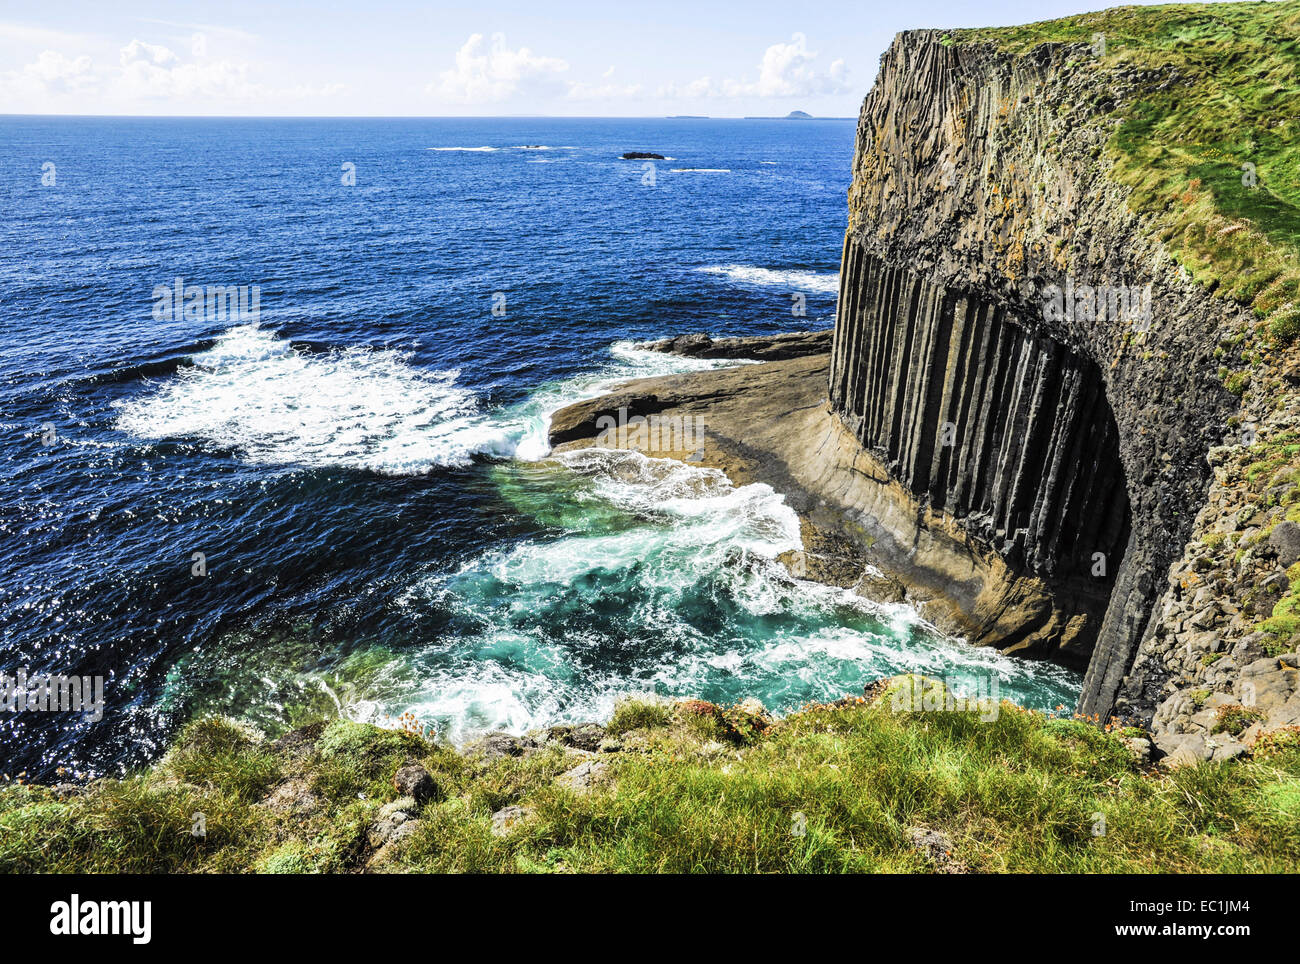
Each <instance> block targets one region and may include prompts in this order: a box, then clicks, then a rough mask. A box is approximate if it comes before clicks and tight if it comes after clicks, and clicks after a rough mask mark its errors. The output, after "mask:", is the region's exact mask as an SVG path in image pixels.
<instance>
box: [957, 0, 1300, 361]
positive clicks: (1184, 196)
mask: <svg viewBox="0 0 1300 964" xmlns="http://www.w3.org/2000/svg"><path fill="white" fill-rule="evenodd" d="M1098 35H1101V37H1104V46H1103V45H1101V44H1099V43H1096V41H1097V39H1098ZM944 42H945V43H950V44H965V43H991V44H993V45H994V46H995V47H996V48H998V49H999V50H1001V51H1003V52H1006V53H1011V54H1023V53H1025V52H1027V51H1029V50H1030V49H1032V48H1033V47H1035V46H1037V45H1038V44H1041V43H1045V42H1065V43H1079V42H1083V43H1089V44H1094V51H1095V54H1096V58H1097V64H1098V69H1100V70H1104V71H1107V72H1109V73H1111V74H1113V75H1114V78H1115V85H1116V87H1117V88H1118V87H1120V86H1125V87H1132V88H1133V90H1132V93H1131V96H1126V97H1125V103H1124V106H1123V107H1122V108H1121V118H1122V122H1121V123H1120V125H1119V126H1118V127H1117V128H1116V130H1115V133H1114V135H1113V136H1112V138H1111V140H1110V143H1109V145H1108V149H1107V150H1108V154H1109V159H1110V160H1111V161H1112V162H1113V165H1114V167H1113V171H1114V175H1115V176H1116V177H1117V178H1118V179H1119V180H1120V181H1121V182H1122V183H1124V184H1126V185H1128V186H1129V187H1131V188H1132V189H1133V195H1132V204H1133V206H1134V207H1135V208H1136V209H1137V210H1138V211H1140V212H1143V213H1146V214H1149V215H1151V216H1152V217H1154V218H1155V219H1156V227H1157V230H1158V231H1159V232H1160V235H1161V237H1162V238H1163V240H1164V241H1165V242H1166V244H1167V245H1168V246H1169V248H1170V251H1171V253H1172V254H1173V255H1174V256H1175V257H1176V258H1177V259H1178V261H1179V263H1180V264H1182V265H1183V267H1185V268H1186V269H1187V270H1188V271H1189V272H1190V273H1191V275H1192V276H1193V278H1195V279H1196V280H1197V281H1198V282H1201V283H1203V284H1205V285H1207V286H1208V287H1210V288H1211V289H1212V290H1214V291H1216V293H1219V294H1221V295H1224V296H1227V297H1230V298H1233V299H1234V300H1236V301H1239V302H1241V303H1242V304H1245V305H1248V306H1250V307H1252V308H1253V309H1254V312H1255V315H1256V316H1257V317H1258V318H1259V319H1260V321H1261V328H1265V329H1266V330H1267V336H1268V339H1269V341H1271V342H1272V343H1274V344H1285V343H1289V342H1291V341H1292V340H1293V339H1294V338H1295V337H1296V336H1297V335H1298V334H1300V105H1298V104H1297V97H1298V96H1300V94H1298V92H1300V2H1297V0H1287V2H1283V3H1212V4H1172V5H1168V6H1158V7H1117V8H1115V9H1112V10H1105V11H1101V12H1099V13H1090V14H1082V15H1079V16H1075V17H1066V18H1064V19H1061V20H1050V21H1044V22H1042V23H1035V24H1028V25H1026V26H1020V27H1004V28H987V29H974V30H954V31H952V32H951V33H949V34H947V35H946V36H945V37H944ZM1252 185H1253V186H1252Z"/></svg>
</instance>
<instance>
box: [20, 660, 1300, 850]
mask: <svg viewBox="0 0 1300 964" xmlns="http://www.w3.org/2000/svg"><path fill="white" fill-rule="evenodd" d="M403 723H404V726H403V727H402V728H400V729H387V728H380V727H376V726H371V725H369V724H363V723H355V722H351V721H348V720H343V719H334V720H320V721H317V722H314V723H310V724H307V725H305V726H300V727H299V728H297V729H295V730H293V731H291V732H289V733H287V734H285V735H283V736H281V737H279V738H278V739H273V738H269V737H267V736H265V735H263V734H261V733H259V732H257V731H255V730H253V729H250V728H248V727H246V726H244V725H242V724H240V723H237V722H235V721H232V720H228V719H223V718H219V717H218V718H209V719H203V720H199V721H196V722H194V723H192V724H190V725H189V726H188V727H186V728H185V730H184V731H183V732H182V733H181V734H180V736H179V738H178V739H177V741H176V743H175V744H174V745H173V747H172V748H171V750H170V751H169V752H168V753H167V755H166V756H165V757H163V759H161V760H160V761H158V763H157V764H155V765H154V766H153V767H152V768H150V769H149V770H146V771H144V772H141V773H136V774H131V775H129V776H125V777H122V778H120V779H102V780H97V781H94V782H92V783H90V784H88V785H70V784H63V785H60V786H55V787H45V786H33V785H26V784H21V783H7V782H0V872H8V873H16V872H17V873H33V872H63V873H69V872H94V873H104V872H118V873H122V872H127V873H131V872H134V873H198V872H203V873H232V872H248V871H253V872H258V873H374V872H383V873H409V872H447V871H461V872H470V873H483V872H493V873H573V872H578V873H584V872H585V873H600V872H611V871H624V872H633V873H647V872H657V873H665V872H667V873H685V872H712V873H719V872H742V873H753V872H801V873H812V872H837V873H843V872H846V871H868V872H893V873H899V872H904V873H927V872H928V873H964V872H977V873H988V872H1006V871H1012V872H1036V873H1043V872H1073V873H1082V872H1110V873H1115V872H1135V871H1136V872H1146V873H1151V872H1178V871H1181V872H1192V871H1218V872H1224V871H1233V872H1238V873H1239V872H1242V871H1259V872H1273V873H1277V872H1295V871H1296V869H1297V868H1298V867H1300V849H1298V848H1297V843H1296V840H1295V835H1294V833H1293V832H1291V830H1292V829H1293V828H1294V826H1295V824H1296V822H1297V821H1300V795H1297V793H1296V792H1295V788H1296V786H1297V778H1298V777H1300V730H1297V731H1291V732H1289V733H1287V734H1282V735H1274V736H1272V737H1268V738H1264V739H1261V740H1260V741H1259V742H1258V743H1257V744H1256V745H1255V748H1254V749H1253V750H1252V751H1251V753H1250V754H1249V755H1248V756H1245V757H1243V758H1241V759H1235V760H1231V761H1227V762H1225V763H1222V764H1215V765H1214V766H1215V767H1216V770H1215V772H1214V773H1213V774H1207V773H1205V772H1203V771H1202V769H1201V768H1200V767H1183V766H1170V767H1165V766H1158V765H1153V764H1152V762H1151V759H1150V752H1149V751H1150V741H1149V739H1147V737H1146V735H1145V734H1143V733H1141V732H1139V731H1128V730H1119V731H1111V732H1106V731H1103V729H1101V728H1099V727H1095V726H1092V725H1090V724H1088V723H1086V722H1084V721H1081V720H1078V719H1064V718H1054V717H1048V716H1044V715H1043V714H1040V713H1029V712H1026V711H1024V710H1022V709H1020V708H1019V707H1016V706H1014V705H1012V704H1009V703H1000V704H995V703H993V702H992V701H984V702H981V703H980V704H979V705H978V706H977V707H974V708H972V707H971V706H969V705H967V704H965V702H964V701H961V702H959V701H958V699H957V698H956V696H955V694H953V693H952V692H951V691H949V690H947V689H946V688H945V687H944V685H943V683H942V682H940V681H938V680H931V679H926V678H924V677H919V676H902V677H892V678H888V679H883V680H877V681H875V682H873V683H870V684H868V685H867V686H866V687H865V688H864V690H863V691H862V693H861V695H857V694H853V695H849V696H846V697H844V698H842V699H838V700H834V701H832V702H830V703H818V704H810V705H807V706H804V707H802V708H801V709H799V710H797V711H795V712H792V713H790V714H788V715H786V716H783V717H782V716H777V715H774V714H772V713H769V712H768V711H767V709H766V708H764V707H763V705H762V704H761V703H759V702H758V701H756V700H746V701H745V702H742V703H740V704H737V705H735V706H720V705H717V704H714V703H710V702H707V701H704V700H698V699H684V700H669V699H666V698H663V697H659V696H653V695H644V696H629V697H626V698H625V699H623V700H622V701H620V702H619V703H618V704H617V705H616V707H615V708H614V711H613V714H612V715H611V717H610V718H609V720H608V721H607V722H603V723H600V722H587V723H576V724H570V725H563V726H551V727H547V728H543V729H537V730H534V731H531V732H528V733H524V734H509V733H488V734H485V735H483V736H480V737H479V738H477V739H475V740H473V741H471V742H469V743H467V744H464V745H462V746H459V747H453V746H449V745H447V744H446V743H442V742H439V741H436V740H433V739H430V738H428V737H427V736H426V734H424V733H422V732H420V727H419V726H418V724H416V723H415V722H414V721H412V720H409V719H408V720H404V721H403ZM936 759H942V760H943V761H944V766H943V767H942V768H935V767H934V766H932V765H931V761H933V760H936ZM1008 761H1011V762H1012V764H1013V765H1009V764H1008ZM1175 762H1176V761H1175ZM900 790H901V792H900ZM1099 815H1100V816H1101V817H1103V818H1104V820H1105V822H1107V823H1109V824H1110V825H1112V826H1114V827H1117V828H1123V830H1122V832H1121V833H1113V834H1109V835H1107V834H1104V833H1102V834H1100V835H1099V834H1098V833H1097V830H1096V827H1097V821H1098V817H1099ZM1026 840H1028V841H1032V842H1033V845H1032V846H1026V845H1025V841H1026Z"/></svg>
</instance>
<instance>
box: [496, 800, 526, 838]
mask: <svg viewBox="0 0 1300 964" xmlns="http://www.w3.org/2000/svg"><path fill="white" fill-rule="evenodd" d="M532 812H533V811H532V810H531V809H529V808H527V807H520V806H515V805H511V806H508V807H502V808H501V809H500V810H498V811H497V812H496V813H494V814H492V836H494V837H504V836H506V834H508V833H510V831H512V830H513V829H514V828H515V827H517V826H519V824H521V823H523V822H524V821H525V820H527V819H528V818H529V817H530V816H531V815H532Z"/></svg>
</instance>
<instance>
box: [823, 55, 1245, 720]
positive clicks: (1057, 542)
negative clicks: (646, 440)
mask: <svg viewBox="0 0 1300 964" xmlns="http://www.w3.org/2000/svg"><path fill="white" fill-rule="evenodd" d="M1174 80H1175V79H1174V78H1171V77H1167V76H1160V75H1158V74H1155V73H1148V74H1141V73H1136V72H1128V73H1124V72H1122V71H1121V72H1119V73H1108V72H1107V71H1106V69H1104V68H1103V67H1102V66H1101V65H1100V64H1099V63H1098V62H1097V61H1096V59H1095V58H1094V57H1093V56H1092V53H1091V50H1090V48H1089V47H1088V45H1086V44H1043V45H1041V46H1039V47H1037V48H1035V49H1034V50H1033V51H1032V52H1031V53H1029V54H1028V55H1026V56H1023V57H1012V56H1009V55H1004V54H1001V53H998V52H996V51H995V50H994V49H993V48H992V47H990V46H986V45H979V44H972V45H953V46H949V45H946V44H945V43H943V42H942V38H941V37H940V36H939V35H938V34H937V33H934V32H929V31H918V32H912V33H905V34H901V35H900V36H899V37H898V39H897V40H896V41H895V43H894V44H893V46H892V47H891V48H890V50H889V51H888V52H887V53H886V55H885V57H884V58H883V60H882V65H881V72H880V76H879V78H878V80H877V82H876V86H875V87H874V89H873V90H872V91H871V93H870V94H869V95H868V97H867V99H866V102H865V103H864V105H863V109H862V113H861V117H860V119H859V125H858V138H857V146H856V151H855V160H854V178H853V186H852V188H851V189H850V192H849V210H850V222H849V229H848V232H847V235H846V238H845V248H844V265H843V268H842V270H841V293H840V306H839V317H838V320H837V328H836V338H835V347H834V350H833V353H832V371H831V380H830V385H831V395H832V403H833V405H834V407H835V410H836V411H837V412H838V413H840V414H841V415H842V416H843V417H844V419H845V421H846V423H848V424H849V425H850V426H851V427H852V428H853V430H854V433H855V435H857V437H858V438H859V439H860V441H861V442H862V443H863V445H864V446H865V447H866V448H868V449H869V450H871V451H873V452H875V453H877V454H878V455H879V456H880V457H881V459H882V460H883V461H885V462H886V464H887V465H888V466H889V468H890V470H891V472H892V473H893V474H895V476H896V477H898V478H899V479H900V480H902V481H904V482H906V483H907V484H908V485H909V486H910V487H911V488H912V490H913V491H914V492H915V493H916V494H917V495H918V496H919V497H921V498H922V499H924V500H925V502H926V503H927V505H929V506H930V507H932V508H934V509H937V510H939V511H941V512H942V513H943V514H945V515H946V516H950V517H951V518H952V520H953V521H954V522H956V523H957V524H959V525H961V526H962V527H963V528H964V529H965V530H966V531H967V532H969V533H970V534H971V535H972V536H973V537H975V538H976V539H978V540H979V541H980V542H981V543H983V544H985V545H988V546H989V547H990V548H992V549H994V550H995V551H997V552H998V553H999V554H1000V555H1001V556H1002V557H1003V558H1004V559H1005V560H1006V562H1007V564H1008V565H1009V566H1011V567H1012V568H1013V569H1015V570H1017V571H1022V572H1027V573H1041V574H1042V575H1043V576H1044V577H1045V578H1046V579H1047V580H1048V581H1050V582H1052V583H1053V584H1055V585H1057V586H1059V587H1060V588H1062V589H1063V590H1064V597H1063V599H1064V605H1065V606H1066V607H1067V609H1068V608H1070V607H1075V606H1079V613H1080V614H1081V615H1082V616H1083V617H1084V618H1085V619H1086V620H1087V621H1088V623H1089V625H1088V628H1087V629H1086V630H1085V631H1084V635H1083V636H1082V637H1081V638H1080V640H1079V641H1078V643H1077V644H1078V645H1089V647H1090V648H1091V650H1092V652H1091V656H1090V659H1089V663H1088V672H1087V678H1086V682H1085V686H1084V692H1083V694H1082V696H1081V699H1080V709H1081V711H1082V712H1084V713H1086V714H1089V715H1097V716H1101V717H1105V716H1108V715H1109V714H1110V713H1111V712H1112V711H1113V710H1114V709H1115V707H1116V701H1117V699H1118V698H1119V696H1120V689H1121V685H1122V684H1123V682H1124V678H1125V676H1126V674H1129V672H1130V670H1131V669H1132V668H1133V665H1134V661H1135V658H1136V655H1137V653H1138V650H1139V646H1140V644H1141V642H1142V640H1143V639H1146V638H1149V637H1150V636H1151V635H1152V634H1153V633H1154V631H1155V628H1156V622H1157V620H1154V619H1153V618H1152V616H1153V613H1155V612H1157V609H1158V605H1159V603H1160V599H1161V595H1162V593H1163V592H1164V590H1165V588H1166V587H1167V582H1166V574H1167V573H1168V571H1169V568H1170V566H1171V564H1172V563H1173V562H1174V561H1175V560H1176V559H1177V558H1178V556H1179V555H1180V554H1181V551H1182V546H1183V544H1184V543H1185V542H1186V541H1187V539H1188V538H1189V536H1190V535H1191V530H1192V523H1193V518H1194V516H1195V513H1196V509H1197V508H1198V507H1199V506H1200V505H1201V504H1202V503H1203V502H1204V499H1205V494H1206V490H1207V488H1208V485H1209V475H1210V473H1209V466H1208V465H1207V464H1206V460H1205V453H1206V452H1207V451H1208V450H1209V449H1210V448H1211V447H1212V446H1215V445H1218V444H1220V443H1221V442H1223V441H1224V438H1225V434H1226V433H1227V432H1228V431H1229V427H1228V426H1229V422H1228V420H1229V417H1230V416H1231V415H1232V414H1233V413H1234V411H1235V409H1236V408H1237V400H1236V399H1235V398H1233V397H1232V396H1231V395H1230V394H1229V393H1228V392H1227V391H1226V390H1225V389H1224V388H1223V386H1222V384H1221V383H1220V381H1219V380H1218V378H1217V377H1216V367H1217V366H1216V364H1215V362H1214V359H1213V357H1212V355H1213V352H1214V349H1215V347H1216V346H1217V345H1218V343H1219V341H1220V339H1221V338H1224V337H1226V336H1227V335H1229V334H1230V333H1231V332H1233V331H1234V330H1235V329H1236V327H1237V326H1238V325H1239V324H1240V315H1241V310H1240V309H1239V308H1237V307H1235V306H1234V305H1232V304H1229V303H1226V302H1222V301H1219V300H1216V299H1214V298H1213V297H1211V296H1210V295H1209V294H1208V293H1207V292H1205V291H1204V290H1203V289H1200V288H1197V287H1196V286H1195V285H1194V284H1192V283H1191V282H1190V281H1188V280H1184V279H1183V278H1182V277H1180V275H1179V273H1178V271H1177V268H1176V266H1175V265H1174V264H1173V263H1172V261H1171V260H1170V258H1169V256H1168V254H1167V253H1166V252H1165V251H1164V249H1163V247H1162V244H1161V242H1160V240H1159V238H1158V237H1156V236H1155V232H1154V231H1153V230H1152V229H1151V228H1150V227H1149V226H1148V225H1147V224H1146V223H1145V222H1144V221H1143V219H1142V218H1141V217H1140V216H1138V215H1136V214H1134V213H1133V212H1132V211H1130V210H1129V208H1128V206H1127V204H1126V197H1127V194H1126V191H1125V189H1123V188H1121V187H1120V186H1118V185H1117V184H1116V183H1115V182H1113V181H1112V180H1111V179H1109V178H1108V177H1107V165H1106V162H1105V159H1104V156H1103V154H1102V148H1103V145H1104V143H1105V142H1106V140H1107V139H1108V138H1109V136H1110V134H1111V133H1112V131H1113V129H1114V125H1115V123H1117V119H1116V113H1115V112H1116V108H1117V107H1118V106H1120V105H1121V104H1123V103H1125V102H1126V101H1127V99H1129V98H1131V97H1133V96H1134V95H1135V94H1136V93H1137V92H1139V91H1140V90H1141V89H1142V88H1143V87H1144V86H1146V85H1155V84H1160V83H1170V82H1174ZM1148 285H1149V286H1150V288H1148V287H1147V286H1148ZM1053 286H1055V290H1056V292H1057V297H1056V300H1055V301H1053V298H1052V292H1053ZM1117 291H1118V292H1122V293H1123V295H1124V297H1125V298H1126V299H1128V298H1130V296H1132V299H1133V300H1135V301H1136V303H1138V304H1139V305H1141V298H1142V297H1144V296H1147V295H1146V293H1147V292H1148V291H1149V298H1150V301H1149V311H1148V312H1145V313H1143V312H1140V311H1139V312H1134V311H1124V310H1117V309H1119V308H1120V306H1119V305H1117V304H1116V301H1115V300H1114V299H1113V298H1112V299H1111V300H1110V302H1109V303H1107V300H1106V295H1108V294H1110V293H1111V292H1117ZM1081 295H1084V296H1086V297H1080V296H1081ZM1099 304H1100V306H1101V310H1098V305H1099ZM1081 305H1083V306H1085V309H1086V310H1078V309H1079V308H1080V306H1081ZM1143 314H1145V317H1142V315H1143ZM945 432H946V436H945ZM1093 560H1096V561H1097V562H1100V563H1101V564H1102V565H1101V566H1100V567H1098V568H1097V569H1096V570H1095V571H1096V572H1097V575H1096V576H1095V577H1094V576H1093V573H1094V568H1093V566H1092V565H1090V563H1091V562H1092V561H1093ZM1089 577H1093V578H1095V579H1096V580H1097V581H1096V582H1094V583H1093V584H1092V588H1093V591H1092V592H1088V591H1087V590H1086V589H1081V588H1080V587H1086V586H1088V582H1087V580H1088V579H1089ZM1138 688H1139V689H1140V687H1138ZM1125 708H1126V710H1127V711H1128V712H1130V713H1133V714H1136V715H1142V714H1144V713H1145V714H1150V713H1151V712H1152V711H1153V710H1154V705H1153V704H1152V702H1151V701H1150V699H1145V698H1142V697H1138V698H1137V699H1133V698H1130V699H1129V700H1128V703H1127V704H1126V707H1125Z"/></svg>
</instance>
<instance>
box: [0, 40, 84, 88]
mask: <svg viewBox="0 0 1300 964" xmlns="http://www.w3.org/2000/svg"><path fill="white" fill-rule="evenodd" d="M98 85H99V78H98V77H96V76H95V73H94V71H93V70H92V67H91V61H90V58H89V57H86V56H81V57H65V56H64V55H63V54H61V53H59V52H58V51H55V50H45V51H42V52H41V54H40V56H39V57H37V58H36V60H35V61H33V62H32V63H30V64H27V65H26V66H24V67H22V68H21V69H19V70H10V71H7V72H6V73H5V74H4V75H3V76H0V90H3V91H4V92H5V94H6V96H7V97H14V98H20V97H40V96H43V95H49V94H72V93H82V92H86V91H91V90H94V89H95V88H96V87H97V86H98Z"/></svg>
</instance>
